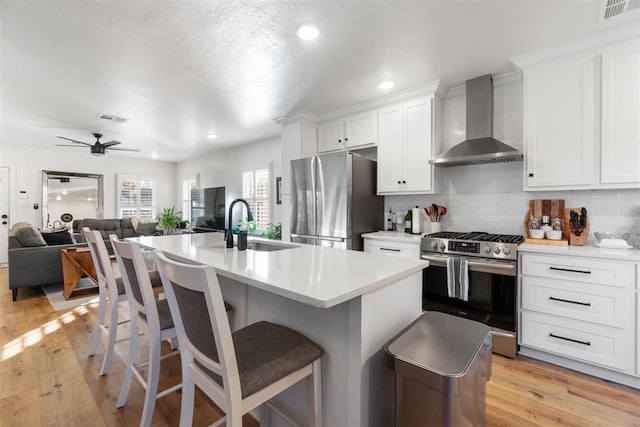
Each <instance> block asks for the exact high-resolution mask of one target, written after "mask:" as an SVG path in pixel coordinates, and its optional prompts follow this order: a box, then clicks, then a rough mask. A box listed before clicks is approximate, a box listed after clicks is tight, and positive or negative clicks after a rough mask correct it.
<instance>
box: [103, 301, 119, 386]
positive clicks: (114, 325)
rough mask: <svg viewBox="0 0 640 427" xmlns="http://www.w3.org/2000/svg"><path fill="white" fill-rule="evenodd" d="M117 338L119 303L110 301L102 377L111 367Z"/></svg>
mask: <svg viewBox="0 0 640 427" xmlns="http://www.w3.org/2000/svg"><path fill="white" fill-rule="evenodd" d="M116 338H118V301H109V332H108V336H107V348H106V349H105V351H104V358H103V359H102V369H100V375H104V374H106V373H107V371H108V370H109V366H111V357H112V356H113V348H114V347H115V345H116Z"/></svg>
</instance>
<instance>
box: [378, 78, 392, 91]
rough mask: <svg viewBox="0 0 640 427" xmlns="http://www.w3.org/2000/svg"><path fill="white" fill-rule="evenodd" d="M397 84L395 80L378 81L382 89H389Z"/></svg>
mask: <svg viewBox="0 0 640 427" xmlns="http://www.w3.org/2000/svg"><path fill="white" fill-rule="evenodd" d="M394 85H395V83H394V82H393V80H383V81H381V82H380V83H378V87H379V88H380V89H382V90H389V89H391V88H392V87H393V86H394Z"/></svg>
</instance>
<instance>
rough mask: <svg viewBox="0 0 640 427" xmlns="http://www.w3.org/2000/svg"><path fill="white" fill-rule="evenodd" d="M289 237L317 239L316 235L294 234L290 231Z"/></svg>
mask: <svg viewBox="0 0 640 427" xmlns="http://www.w3.org/2000/svg"><path fill="white" fill-rule="evenodd" d="M291 238H292V239H294V238H300V239H311V240H318V236H310V235H308V234H294V233H291Z"/></svg>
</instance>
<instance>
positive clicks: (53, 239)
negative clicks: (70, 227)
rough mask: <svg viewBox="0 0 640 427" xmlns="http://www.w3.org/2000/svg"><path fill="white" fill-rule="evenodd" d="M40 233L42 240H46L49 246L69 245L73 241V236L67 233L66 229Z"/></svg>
mask: <svg viewBox="0 0 640 427" xmlns="http://www.w3.org/2000/svg"><path fill="white" fill-rule="evenodd" d="M40 234H42V237H43V238H44V241H45V242H47V245H49V246H56V245H71V244H73V243H75V242H74V241H73V237H71V234H69V232H68V231H67V230H63V231H51V232H46V231H43V232H41V233H40Z"/></svg>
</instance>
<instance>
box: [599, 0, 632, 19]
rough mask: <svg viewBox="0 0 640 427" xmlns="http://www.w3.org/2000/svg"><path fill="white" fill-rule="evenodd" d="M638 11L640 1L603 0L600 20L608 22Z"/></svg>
mask: <svg viewBox="0 0 640 427" xmlns="http://www.w3.org/2000/svg"><path fill="white" fill-rule="evenodd" d="M636 9H640V0H602V8H601V13H600V20H601V21H606V20H608V19H611V18H613V17H616V16H619V15H622V14H624V13H626V12H630V11H632V10H636Z"/></svg>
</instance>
